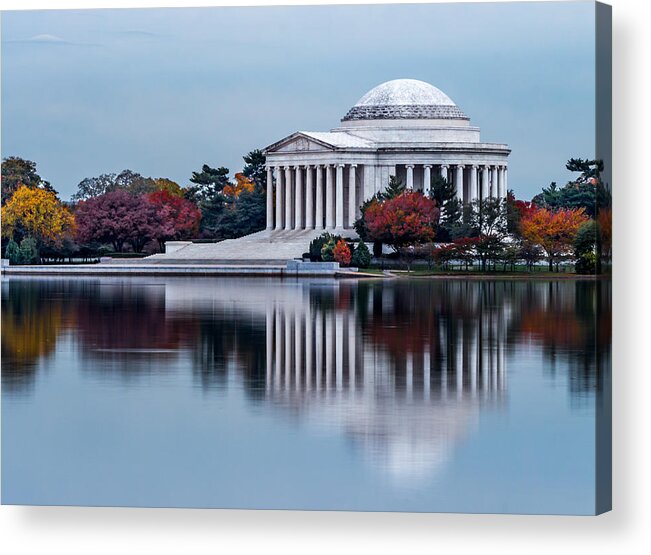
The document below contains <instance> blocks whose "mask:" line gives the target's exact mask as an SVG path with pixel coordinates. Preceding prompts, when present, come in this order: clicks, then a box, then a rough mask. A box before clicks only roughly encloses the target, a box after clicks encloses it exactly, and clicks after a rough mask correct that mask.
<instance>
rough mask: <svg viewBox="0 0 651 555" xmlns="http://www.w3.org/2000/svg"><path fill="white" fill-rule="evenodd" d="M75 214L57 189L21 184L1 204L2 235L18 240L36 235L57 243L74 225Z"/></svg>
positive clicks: (41, 240) (44, 241)
mask: <svg viewBox="0 0 651 555" xmlns="http://www.w3.org/2000/svg"><path fill="white" fill-rule="evenodd" d="M74 223H75V222H74V218H73V216H72V214H71V212H70V210H69V209H68V207H67V206H65V205H64V204H63V203H62V202H61V201H60V200H59V199H58V198H57V196H56V194H55V193H54V192H51V191H46V190H45V189H38V188H30V187H27V186H25V185H21V186H20V187H19V188H18V189H17V190H16V192H15V193H14V194H13V196H12V197H11V199H10V200H9V201H8V202H7V204H5V205H4V206H3V207H2V235H3V236H4V237H9V238H11V239H14V240H16V241H20V240H21V239H23V238H24V237H33V238H34V239H35V240H36V241H37V243H38V244H39V245H40V246H42V245H58V244H60V243H61V241H62V240H63V237H64V236H65V234H66V233H69V232H71V231H72V230H73V229H74Z"/></svg>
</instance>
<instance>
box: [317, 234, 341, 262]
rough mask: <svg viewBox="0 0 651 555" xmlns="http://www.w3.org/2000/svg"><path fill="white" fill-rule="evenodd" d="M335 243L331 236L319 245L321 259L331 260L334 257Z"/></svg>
mask: <svg viewBox="0 0 651 555" xmlns="http://www.w3.org/2000/svg"><path fill="white" fill-rule="evenodd" d="M336 244H337V243H335V240H334V238H331V239H329V240H328V241H327V243H325V244H324V245H323V247H321V260H323V261H324V262H332V261H333V260H334V259H335V254H334V250H335V246H336Z"/></svg>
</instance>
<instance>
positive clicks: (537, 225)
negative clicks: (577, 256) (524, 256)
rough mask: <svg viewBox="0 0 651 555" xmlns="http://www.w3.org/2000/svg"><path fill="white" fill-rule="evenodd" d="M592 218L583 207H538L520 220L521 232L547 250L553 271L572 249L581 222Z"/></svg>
mask: <svg viewBox="0 0 651 555" xmlns="http://www.w3.org/2000/svg"><path fill="white" fill-rule="evenodd" d="M589 219H590V218H588V216H586V214H585V211H584V209H583V208H578V209H561V210H549V209H547V208H538V209H536V210H531V211H530V212H528V213H527V214H525V215H524V216H523V217H522V220H521V221H520V233H521V234H522V237H523V238H524V239H525V240H526V241H530V242H532V243H535V244H537V245H540V247H541V248H542V249H543V250H544V251H545V254H546V255H547V258H548V260H549V271H550V272H551V271H553V268H554V262H555V261H556V260H557V259H558V258H559V257H560V256H562V255H563V254H566V253H568V252H570V251H571V249H572V241H573V240H574V236H575V235H576V232H577V231H578V230H579V227H581V224H583V223H585V222H587V221H588V220H589Z"/></svg>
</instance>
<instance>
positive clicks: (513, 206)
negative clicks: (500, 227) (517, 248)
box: [506, 190, 536, 236]
mask: <svg viewBox="0 0 651 555" xmlns="http://www.w3.org/2000/svg"><path fill="white" fill-rule="evenodd" d="M535 209H536V206H535V205H534V204H533V203H531V202H529V201H524V200H518V199H516V198H515V195H514V194H513V191H511V190H509V191H508V192H507V194H506V230H507V231H508V233H510V234H511V235H515V236H519V235H520V220H522V217H523V216H524V215H525V214H527V213H528V212H530V211H532V210H535Z"/></svg>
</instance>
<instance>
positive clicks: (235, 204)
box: [204, 187, 267, 239]
mask: <svg viewBox="0 0 651 555" xmlns="http://www.w3.org/2000/svg"><path fill="white" fill-rule="evenodd" d="M204 214H205V213H204ZM204 217H205V215H204ZM266 222H267V207H266V198H265V194H264V191H263V190H261V189H260V188H258V187H256V188H255V189H254V190H252V191H249V190H247V189H246V187H244V189H243V190H241V191H239V193H237V195H235V194H233V195H232V196H225V204H224V205H223V209H222V211H221V214H220V216H219V218H218V219H216V221H215V228H214V229H213V234H214V235H213V236H214V237H217V238H219V239H234V238H236V237H242V236H243V235H249V234H251V233H255V232H256V231H261V230H263V229H264V228H265V225H266Z"/></svg>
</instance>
